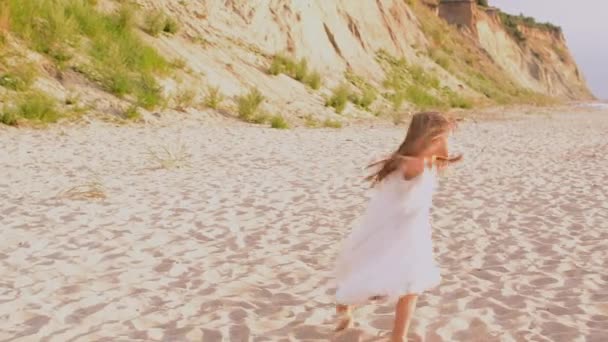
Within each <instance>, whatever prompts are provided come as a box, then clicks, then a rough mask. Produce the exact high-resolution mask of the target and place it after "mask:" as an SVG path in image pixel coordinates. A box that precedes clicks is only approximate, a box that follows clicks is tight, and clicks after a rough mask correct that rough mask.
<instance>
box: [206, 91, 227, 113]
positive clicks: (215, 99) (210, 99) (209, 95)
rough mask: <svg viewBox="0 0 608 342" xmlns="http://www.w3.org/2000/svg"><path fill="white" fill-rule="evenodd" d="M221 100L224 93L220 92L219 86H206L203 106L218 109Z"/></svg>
mask: <svg viewBox="0 0 608 342" xmlns="http://www.w3.org/2000/svg"><path fill="white" fill-rule="evenodd" d="M222 101H224V95H223V94H222V93H221V92H220V88H219V87H212V86H209V87H207V91H206V93H205V99H204V103H205V106H207V107H209V108H211V109H218V107H219V106H220V104H221V103H222Z"/></svg>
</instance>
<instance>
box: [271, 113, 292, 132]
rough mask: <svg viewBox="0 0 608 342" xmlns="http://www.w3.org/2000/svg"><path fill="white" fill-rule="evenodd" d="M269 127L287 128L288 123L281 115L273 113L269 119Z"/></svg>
mask: <svg viewBox="0 0 608 342" xmlns="http://www.w3.org/2000/svg"><path fill="white" fill-rule="evenodd" d="M270 127H272V128H276V129H288V128H289V124H288V123H287V121H286V120H285V118H283V117H282V116H280V115H275V116H273V117H272V118H271V119H270Z"/></svg>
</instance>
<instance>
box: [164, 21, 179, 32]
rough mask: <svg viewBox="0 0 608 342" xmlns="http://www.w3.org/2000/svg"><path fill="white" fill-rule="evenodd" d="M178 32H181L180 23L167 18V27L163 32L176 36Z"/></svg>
mask: <svg viewBox="0 0 608 342" xmlns="http://www.w3.org/2000/svg"><path fill="white" fill-rule="evenodd" d="M177 31H179V23H178V22H177V21H176V20H175V19H173V18H171V17H167V18H165V26H164V27H163V32H165V33H170V34H175V33H177Z"/></svg>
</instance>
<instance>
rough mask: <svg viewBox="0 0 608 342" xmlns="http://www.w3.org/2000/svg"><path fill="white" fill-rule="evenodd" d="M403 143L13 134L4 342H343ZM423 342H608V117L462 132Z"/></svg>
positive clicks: (414, 337)
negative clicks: (376, 202) (367, 233)
mask: <svg viewBox="0 0 608 342" xmlns="http://www.w3.org/2000/svg"><path fill="white" fill-rule="evenodd" d="M403 134H404V128H403V127H400V128H394V127H376V128H368V127H353V128H346V129H342V130H305V129H295V130H289V131H276V130H269V129H262V128H257V127H248V126H241V125H229V126H222V125H215V124H210V125H201V124H197V123H195V122H183V123H179V124H171V125H166V126H162V127H161V126H155V127H111V126H108V125H102V124H93V125H90V126H86V127H72V128H65V129H62V128H58V127H55V128H51V129H49V130H43V131H36V130H13V129H5V128H2V129H0V174H1V175H2V176H1V177H0V193H2V197H1V199H0V203H1V205H0V227H1V229H2V239H1V241H0V274H1V275H2V278H1V279H0V341H136V340H141V341H161V340H162V341H201V340H202V341H205V342H207V341H208V342H213V341H289V340H291V341H295V340H320V341H327V340H336V341H382V340H383V339H384V336H385V335H386V334H387V333H388V330H389V329H390V327H391V324H392V310H393V308H392V307H390V306H382V305H369V306H366V307H362V308H360V309H359V310H357V312H356V321H357V325H356V326H355V327H354V328H352V329H350V330H347V331H345V332H344V333H341V334H337V335H336V334H334V333H333V332H332V327H333V320H332V319H333V310H334V307H333V297H332V295H333V291H334V289H333V285H332V278H331V268H332V266H333V261H334V258H335V256H336V253H337V250H338V247H339V242H340V241H341V239H342V238H343V236H344V235H345V234H346V233H347V232H348V230H349V229H350V227H351V225H352V223H353V221H354V220H356V218H357V217H358V216H359V215H360V213H361V211H362V209H363V206H364V204H365V201H366V197H365V190H366V188H367V185H366V184H364V183H362V181H361V179H362V177H363V176H364V175H365V172H364V171H363V170H362V168H361V167H362V166H364V165H365V164H366V163H367V162H368V161H370V160H371V159H373V158H374V157H376V156H381V155H382V154H383V153H385V152H389V151H390V150H391V149H392V148H394V147H395V146H397V144H398V143H399V141H400V140H401V139H402V137H403ZM454 143H455V148H456V149H458V150H461V151H462V152H464V153H465V156H466V161H465V162H464V163H463V164H461V165H459V166H458V167H456V168H454V169H452V170H451V171H450V172H449V173H448V174H446V175H445V176H444V178H443V179H442V181H441V182H442V185H441V190H440V192H439V194H438V196H437V198H436V201H435V204H436V208H435V210H434V213H433V226H434V239H435V249H436V254H437V259H438V261H439V263H440V264H441V266H442V275H443V282H442V284H441V286H440V287H438V288H436V289H435V290H433V291H432V292H429V293H427V294H425V295H424V296H423V297H421V300H420V302H419V306H418V311H417V314H416V317H415V320H414V323H413V324H414V325H413V329H412V334H411V335H410V341H432V342H436V341H564V342H566V341H568V342H570V341H594V342H600V341H606V340H608V273H607V271H606V270H607V269H608V198H607V196H608V171H607V170H608V158H607V157H606V153H607V152H608V114H606V113H605V112H602V113H600V112H594V113H587V114H576V115H553V116H551V117H548V116H542V117H532V116H531V117H529V118H522V119H518V120H508V121H500V122H486V123H477V124H475V123H465V124H463V125H462V127H461V129H460V130H459V131H458V132H457V133H456V136H455V137H454Z"/></svg>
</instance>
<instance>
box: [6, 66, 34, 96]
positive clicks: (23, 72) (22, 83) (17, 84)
mask: <svg viewBox="0 0 608 342" xmlns="http://www.w3.org/2000/svg"><path fill="white" fill-rule="evenodd" d="M36 76H37V72H36V68H35V67H34V66H33V65H32V64H28V63H23V64H19V65H16V66H14V67H12V68H10V71H9V72H6V73H4V74H3V75H2V76H0V86H2V87H5V88H7V89H11V90H16V91H24V90H27V89H29V88H30V86H31V85H32V84H33V83H34V80H35V79H36Z"/></svg>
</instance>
